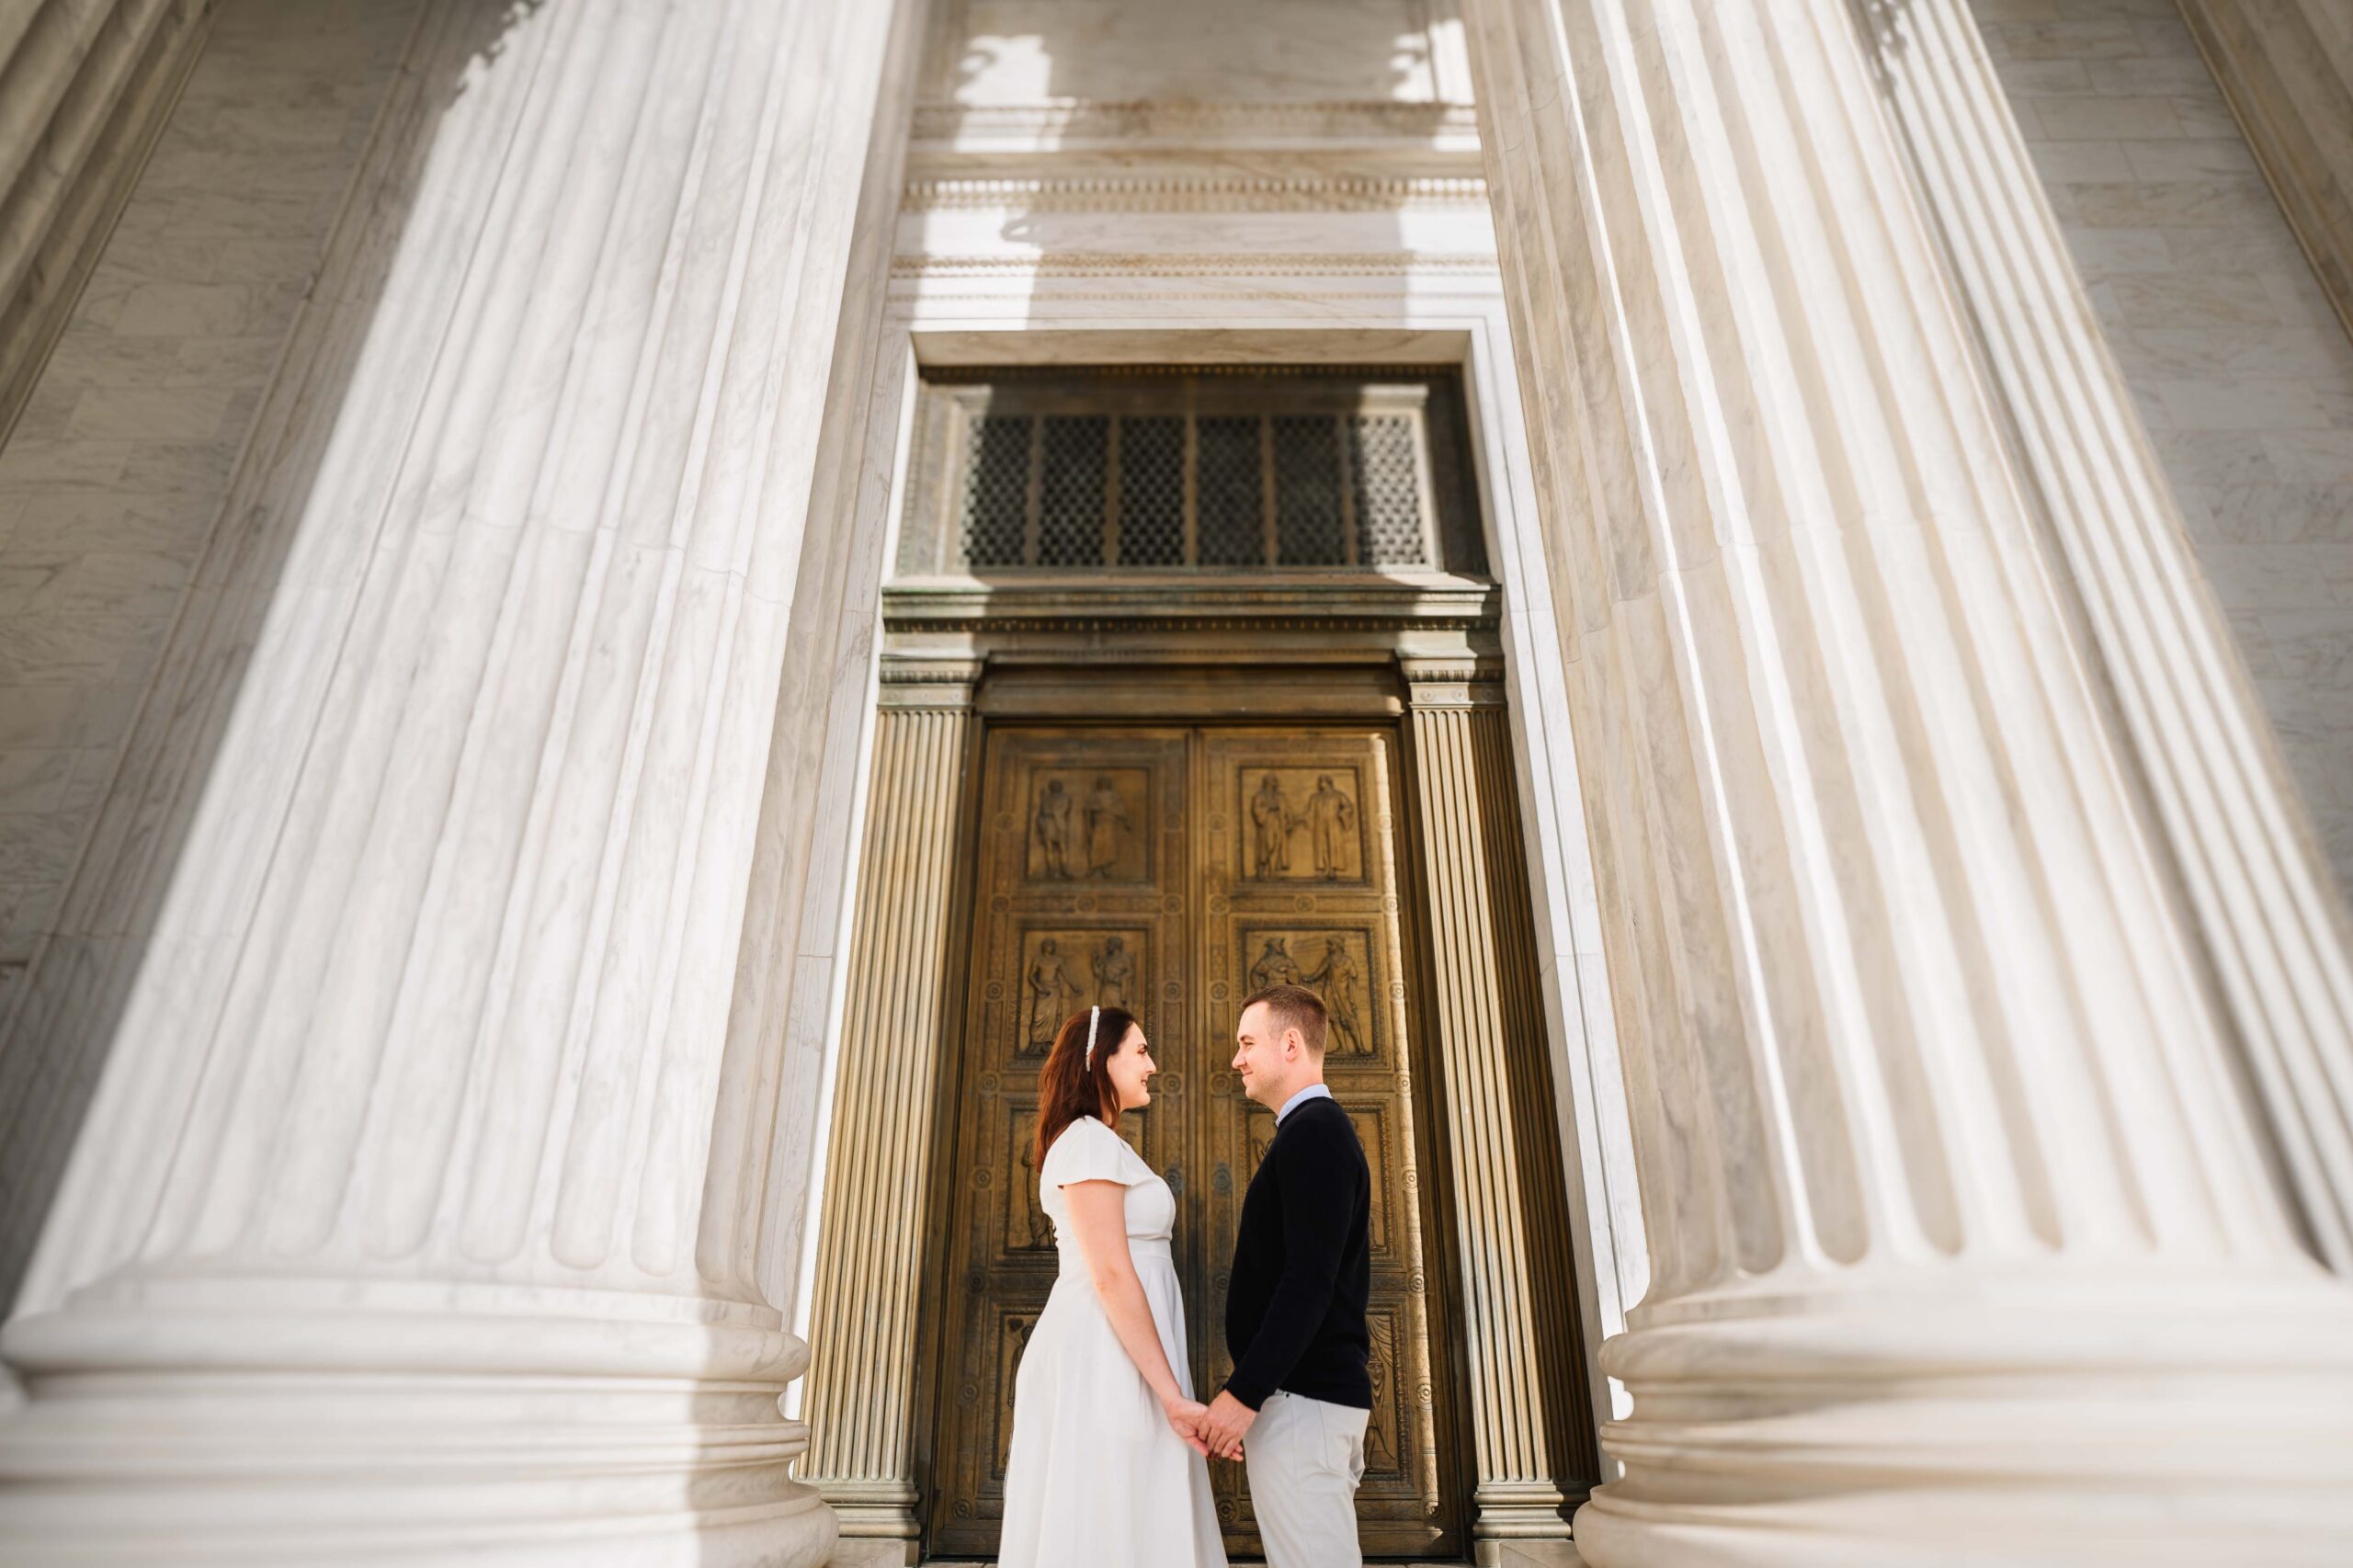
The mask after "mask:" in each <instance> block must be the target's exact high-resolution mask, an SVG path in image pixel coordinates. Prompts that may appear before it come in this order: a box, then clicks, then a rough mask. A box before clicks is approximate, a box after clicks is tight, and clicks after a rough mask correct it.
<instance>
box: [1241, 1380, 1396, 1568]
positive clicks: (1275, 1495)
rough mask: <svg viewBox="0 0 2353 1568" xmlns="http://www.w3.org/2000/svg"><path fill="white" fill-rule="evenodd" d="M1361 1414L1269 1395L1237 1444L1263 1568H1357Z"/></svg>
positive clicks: (1315, 1401) (1294, 1397)
mask: <svg viewBox="0 0 2353 1568" xmlns="http://www.w3.org/2000/svg"><path fill="white" fill-rule="evenodd" d="M1368 1415H1369V1413H1368V1412H1366V1411H1362V1410H1351V1409H1349V1408H1348V1407H1347V1405H1345V1404H1326V1403H1324V1401H1322V1400H1320V1399H1305V1398H1302V1397H1301V1396H1300V1395H1298V1394H1295V1393H1282V1392H1276V1393H1271V1394H1268V1395H1267V1403H1265V1404H1264V1405H1262V1406H1260V1407H1259V1410H1258V1419H1257V1420H1256V1421H1253V1422H1252V1423H1251V1424H1250V1435H1249V1436H1248V1437H1245V1438H1244V1439H1243V1441H1242V1462H1243V1465H1244V1467H1245V1469H1246V1470H1247V1471H1248V1472H1249V1475H1250V1508H1251V1511H1252V1512H1253V1513H1255V1514H1256V1515H1257V1516H1258V1538H1259V1540H1263V1541H1264V1542H1266V1546H1267V1568H1363V1563H1364V1552H1363V1551H1362V1550H1361V1549H1360V1548H1359V1547H1358V1545H1357V1483H1358V1482H1359V1481H1361V1480H1363V1479H1364V1426H1365V1421H1366V1419H1367V1417H1368Z"/></svg>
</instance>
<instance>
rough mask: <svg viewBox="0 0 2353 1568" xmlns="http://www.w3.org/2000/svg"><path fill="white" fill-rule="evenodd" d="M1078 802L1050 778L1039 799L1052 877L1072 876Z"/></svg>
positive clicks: (1037, 827)
mask: <svg viewBox="0 0 2353 1568" xmlns="http://www.w3.org/2000/svg"><path fill="white" fill-rule="evenodd" d="M1076 803H1077V802H1076V801H1074V800H1072V798H1071V795H1070V791H1068V790H1064V789H1063V781H1062V780H1061V779H1059V778H1049V779H1047V780H1046V788H1045V790H1044V791H1043V792H1042V793H1041V794H1040V795H1039V797H1038V815H1037V818H1036V821H1035V823H1034V824H1033V831H1034V833H1035V835H1036V836H1037V840H1038V858H1040V860H1041V861H1043V862H1044V863H1045V872H1046V875H1048V876H1050V877H1067V876H1069V875H1070V816H1071V808H1072V807H1073V806H1074V805H1075V804H1076ZM1048 1038H1049V1039H1051V1038H1052V1037H1051V1035H1049V1037H1048Z"/></svg>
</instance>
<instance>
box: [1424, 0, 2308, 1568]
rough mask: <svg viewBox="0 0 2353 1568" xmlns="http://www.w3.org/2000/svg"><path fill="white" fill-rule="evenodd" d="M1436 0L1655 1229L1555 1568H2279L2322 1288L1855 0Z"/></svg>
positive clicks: (2302, 1546) (2288, 1557)
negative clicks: (1475, 90) (1646, 1286)
mask: <svg viewBox="0 0 2353 1568" xmlns="http://www.w3.org/2000/svg"><path fill="white" fill-rule="evenodd" d="M1467 10H1468V20H1469V23H1470V28H1471V32H1472V39H1473V41H1474V53H1475V58H1476V60H1477V62H1478V65H1479V69H1480V72H1481V74H1482V84H1481V91H1480V100H1481V104H1482V111H1483V115H1484V116H1485V117H1486V118H1485V125H1486V131H1487V134H1486V137H1485V142H1486V146H1487V149H1488V162H1489V169H1490V175H1491V186H1492V187H1493V188H1494V191H1495V206H1496V216H1497V221H1498V231H1499V236H1500V240H1501V246H1502V258H1503V263H1504V270H1505V275H1506V284H1507V287H1508V289H1509V290H1510V294H1511V301H1510V302H1511V306H1512V310H1513V317H1514V320H1513V325H1514V338H1515V342H1516V344H1517V346H1518V353H1519V356H1520V369H1521V377H1522V381H1523V385H1524V388H1525V393H1526V396H1525V402H1526V406H1527V407H1528V409H1529V417H1530V430H1529V437H1530V443H1531V451H1532V454H1533V456H1534V457H1535V459H1536V463H1537V467H1538V471H1539V483H1540V495H1541V497H1542V499H1543V502H1544V505H1545V506H1546V508H1547V511H1548V513H1549V517H1548V538H1549V542H1550V546H1551V550H1552V570H1553V572H1554V574H1555V593H1556V594H1557V595H1558V596H1559V602H1561V603H1562V604H1563V606H1564V607H1565V613H1564V614H1563V618H1562V624H1563V638H1564V642H1565V646H1564V648H1563V653H1564V654H1565V656H1566V657H1567V658H1568V660H1569V661H1570V664H1571V678H1570V682H1569V688H1570V693H1571V701H1572V708H1573V719H1574V722H1575V723H1576V724H1577V726H1578V729H1579V738H1580V754H1581V755H1586V753H1587V752H1588V750H1590V753H1591V755H1592V756H1594V759H1595V760H1594V766H1593V767H1592V768H1591V769H1590V771H1589V773H1588V776H1587V783H1586V805H1587V812H1588V817H1589V819H1590V822H1591V824H1592V829H1593V837H1594V841H1595V845H1596V853H1597V872H1598V876H1599V881H1600V885H1601V891H1602V899H1603V906H1604V910H1605V918H1606V919H1607V920H1608V958H1609V965H1610V973H1611V983H1612V996H1613V1004H1614V1006H1615V1007H1616V1008H1617V1010H1618V1011H1617V1017H1618V1020H1619V1027H1620V1044H1621V1051H1622V1060H1623V1062H1624V1064H1625V1071H1626V1074H1627V1089H1628V1099H1629V1106H1630V1112H1631V1117H1632V1119H1633V1122H1634V1132H1635V1141H1636V1150H1637V1160H1638V1165H1639V1166H1640V1171H1641V1176H1642V1181H1643V1210H1644V1222H1645V1229H1646V1231H1647V1233H1648V1238H1649V1244H1650V1246H1651V1250H1652V1265H1653V1270H1652V1283H1651V1288H1650V1292H1649V1294H1648V1296H1647V1297H1646V1298H1645V1300H1644V1301H1643V1303H1642V1305H1641V1306H1640V1307H1639V1308H1637V1309H1635V1310H1634V1311H1633V1312H1631V1314H1630V1325H1631V1326H1630V1330H1629V1332H1627V1333H1626V1334H1624V1335H1620V1336H1619V1337H1618V1338H1617V1339H1615V1340H1613V1341H1612V1342H1611V1343H1610V1344H1609V1345H1608V1346H1607V1347H1606V1348H1605V1351H1604V1357H1603V1359H1604V1365H1605V1366H1606V1367H1607V1368H1608V1369H1609V1370H1610V1371H1611V1372H1612V1373H1613V1374H1614V1375H1616V1376H1618V1377H1619V1378H1620V1379H1622V1380H1623V1381H1625V1383H1626V1385H1627V1387H1628V1389H1629V1391H1630V1392H1631V1395H1632V1399H1633V1409H1632V1415H1631V1417H1630V1418H1629V1419H1627V1420H1624V1421H1620V1422H1615V1423H1611V1424H1610V1425H1609V1426H1608V1427H1607V1428H1605V1432H1604V1437H1603V1447H1604V1449H1605V1451H1607V1452H1608V1453H1610V1454H1612V1455H1613V1456H1615V1457H1616V1458H1617V1459H1618V1460H1620V1461H1621V1463H1622V1464H1623V1465H1624V1467H1625V1472H1624V1476H1623V1478H1622V1479H1621V1480H1619V1481H1617V1482H1613V1483H1610V1484H1608V1485H1606V1486H1604V1487H1603V1488H1601V1489H1600V1491H1598V1492H1597V1494H1596V1495H1595V1498H1594V1500H1593V1501H1592V1502H1591V1503H1590V1504H1588V1505H1587V1506H1586V1508H1585V1509H1583V1510H1581V1511H1580V1512H1579V1514H1578V1516H1577V1520H1576V1533H1577V1539H1578V1543H1579V1546H1580V1548H1581V1550H1582V1551H1584V1553H1585V1556H1586V1560H1587V1561H1588V1562H1596V1563H1597V1564H1601V1565H1603V1568H1608V1565H1612V1564H1618V1563H1631V1562H1654V1561H1661V1560H1664V1559H1665V1558H1666V1557H1669V1556H1672V1557H1673V1558H1674V1560H1676V1561H1678V1562H1724V1563H1733V1562H1739V1563H1752V1562H1753V1563H1766V1562H1772V1563H1782V1562H1787V1563H1792V1564H1794V1563H1797V1562H1808V1563H1822V1562H1872V1563H1892V1562H1929V1561H1938V1562H1942V1561H1964V1560H1965V1561H1984V1560H1995V1559H1998V1560H2000V1561H2004V1562H2054V1563H2056V1562H2068V1563H2080V1562H2091V1561H2118V1562H2123V1561H2131V1562H2148V1561H2166V1560H2185V1561H2188V1560H2197V1559H2198V1558H2200V1557H2201V1556H2212V1555H2214V1554H2216V1553H2218V1552H2221V1553H2227V1552H2233V1551H2235V1552H2239V1553H2241V1554H2245V1552H2247V1551H2251V1550H2255V1549H2253V1548H2251V1547H2249V1545H2248V1544H2247V1543H2248V1541H2249V1540H2260V1541H2261V1542H2262V1548H2261V1553H2260V1554H2267V1555H2268V1556H2270V1557H2271V1558H2273V1559H2275V1560H2280V1561H2307V1560H2310V1561H2319V1560H2322V1555H2323V1554H2324V1553H2325V1551H2335V1550H2336V1549H2337V1548H2338V1547H2339V1546H2340V1545H2341V1537H2340V1535H2339V1534H2338V1533H2337V1532H2342V1531H2343V1530H2345V1529H2347V1528H2353V1511H2348V1507H2347V1504H2346V1502H2345V1500H2344V1499H2345V1497H2346V1496H2347V1492H2346V1489H2345V1487H2344V1485H2343V1480H2344V1477H2345V1476H2346V1474H2347V1473H2348V1472H2353V1417H2348V1415H2347V1411H2348V1410H2353V1397H2348V1396H2353V1352H2348V1349H2347V1329H2348V1326H2353V1299H2348V1298H2347V1296H2346V1295H2345V1294H2344V1293H2343V1292H2342V1291H2341V1290H2337V1289H2336V1288H2335V1287H2333V1286H2332V1285H2330V1284H2329V1283H2328V1282H2327V1281H2326V1280H2325V1277H2324V1276H2322V1275H2321V1274H2320V1273H2319V1271H2318V1270H2317V1269H2316V1268H2315V1267H2313V1264H2312V1262H2311V1260H2310V1259H2309V1257H2308V1256H2306V1255H2305V1254H2304V1253H2303V1252H2302V1248H2301V1247H2300V1245H2299V1244H2298V1238H2297V1236H2296V1234H2295V1232H2294V1228H2293V1226H2292V1225H2291V1223H2290V1219H2289V1215H2288V1213H2287V1211H2286V1210H2285V1208H2284V1206H2283V1204H2282V1202H2281V1200H2280V1196H2279V1191H2278V1189H2277V1187H2276V1186H2275V1185H2274V1183H2273V1181H2272V1179H2271V1177H2270V1173H2269V1171H2268V1168H2267V1166H2266V1164H2265V1160H2264V1158H2263V1156H2262V1153H2261V1149H2260V1145H2259V1142H2258V1140H2257V1138H2256V1132H2255V1128H2254V1123H2253V1120H2252V1118H2251V1116H2250V1113H2249V1108H2248V1105H2247V1103H2246V1101H2245V1096H2244V1095H2243V1092H2242V1086H2241V1084H2240V1082H2239V1080H2238V1077H2237V1075H2236V1074H2235V1073H2234V1059H2233V1054H2232V1049H2231V1046H2230V1042H2229V1039H2228V1029H2227V1025H2226V1022H2225V1020H2224V1018H2223V1017H2222V1016H2221V1015H2220V1012H2219V1010H2218V1009H2217V1007H2216V1006H2214V1005H2213V1003H2212V1001H2211V997H2210V995H2209V994H2208V992H2207V991H2206V989H2205V988H2204V987H2203V986H2201V984H2200V970H2201V965H2202V964H2203V963H2204V962H2205V961H2206V956H2205V953H2204V951H2203V940H2204V938H2203V936H2202V934H2201V932H2200V930H2199V928H2198V926H2197V925H2196V924H2195V922H2194V921H2192V920H2190V919H2188V918H2187V917H2185V915H2184V913H2183V911H2184V906H2185V900H2184V899H2183V897H2182V896H2181V891H2180V887H2179V884H2178V882H2177V876H2178V872H2177V869H2176V861H2175V856H2174V853H2173V846H2172V844H2171V843H2170V841H2169V840H2168V838H2167V836H2166V835H2165V831H2164V829H2163V827H2162V825H2161V822H2160V820H2159V819H2157V818H2155V817H2154V816H2153V814H2152V813H2151V812H2149V811H2148V810H2147V809H2146V808H2145V806H2144V802H2143V797H2142V796H2141V794H2140V793H2139V792H2138V791H2137V790H2135V789H2134V788H2133V785H2132V780H2133V778H2134V777H2135V775H2136V772H2137V769H2136V767H2135V758H2134V757H2133V756H2132V753H2131V745H2130V742H2129V739H2128V737H2127V736H2126V735H2125V734H2124V733H2122V732H2121V730H2120V727H2119V726H2118V725H2117V724H2116V723H2115V722H2114V720H2113V719H2112V718H2111V716H2110V713H2109V709H2108V708H2107V706H2106V705H2105V703H2104V700H2103V696H2102V693H2101V692H2100V690H2099V689H2098V688H2097V686H2096V685H2095V684H2094V682H2093V680H2092V679H2091V678H2089V671H2088V666H2089V665H2090V664H2091V662H2092V658H2093V653H2094V651H2093V650H2092V649H2091V648H2088V647H2086V645H2085V643H2084V642H2083V640H2082V639H2083V633H2082V632H2081V631H2080V630H2079V628H2080V625H2081V620H2080V616H2079V611H2078V608H2077V606H2076V604H2075V600H2074V599H2073V598H2072V597H2071V591H2070V589H2069V587H2068V585H2066V582H2065V574H2064V572H2063V562H2060V561H2058V560H2055V559H2053V555H2052V544H2051V542H2050V539H2049V536H2048V535H2047V534H2046V533H2045V532H2044V531H2042V530H2041V529H2040V528H2038V527H2037V519H2036V517H2035V515H2034V512H2033V509H2032V507H2031V506H2029V502H2028V501H2027V499H2026V494H2027V483H2026V481H2025V477H2024V476H2023V475H2022V474H2021V473H2020V472H2019V471H2018V468H2017V466H2016V462H2017V460H2016V456H2015V454H2014V452H2013V451H2012V449H2010V448H2009V447H2008V446H2007V445H2006V441H2005V433H2004V430H2003V425H2002V415H2001V411H2000V410H1999V408H1998V407H1997V405H1996V404H1995V403H1994V402H1993V401H1992V399H1991V398H1990V396H1989V395H1988V392H1987V388H1986V385H1985V383H1984V381H1983V379H1982V378H1981V376H1980V375H1979V372H1978V362H1977V360H1976V357H1975V353H1976V345H1975V344H1974V343H1973V341H1972V337H1971V335H1969V333H1968V331H1967V330H1966V328H1965V325H1964V317H1963V313H1962V309H1961V298H1960V292H1959V290H1958V288H1957V285H1956V283H1955V281H1954V278H1953V276H1952V273H1951V270H1950V267H1949V263H1948V260H1947V258H1946V256H1944V255H1943V253H1942V252H1941V251H1940V249H1939V247H1938V245H1937V244H1936V243H1935V242H1934V239H1933V237H1932V234H1931V232H1930V230H1929V229H1928V228H1927V225H1926V224H1925V223H1924V222H1923V217H1922V212H1921V208H1920V205H1919V198H1918V195H1917V191H1916V189H1915V183H1914V175H1913V171H1912V168H1911V166H1910V165H1909V164H1908V162H1907V160H1906V157H1905V153H1904V148H1903V146H1902V145H1901V144H1900V142H1899V141H1898V139H1897V137H1896V136H1895V134H1894V132H1893V128H1892V126H1891V123H1890V120H1889V119H1888V113H1887V109H1886V107H1885V105H1884V104H1883V102H1882V100H1881V94H1880V91H1879V88H1878V85H1877V84H1876V83H1875V80H1874V75H1873V70H1872V62H1871V59H1870V51H1869V49H1868V48H1867V46H1866V43H1865V41H1864V40H1863V39H1862V38H1861V37H1860V36H1859V33H1858V30H1857V17H1856V15H1855V14H1854V12H1853V11H1851V10H1850V9H1849V7H1848V6H1847V4H1846V0H1712V3H1702V0H1482V3H1481V4H1478V5H1474V6H1470V7H1467ZM1996 303H1997V301H1993V300H1988V301H1986V304H1987V307H1988V308H1989V309H1991V308H1994V307H1995V304H1996ZM2001 303H2004V304H2005V306H2006V302H2001ZM2004 319H2006V318H2004ZM2254 1320H2260V1321H2261V1322H2262V1323H2263V1324H2264V1328H2263V1329H2262V1330H2261V1331H2260V1332H2255V1331H2250V1330H2249V1329H2248V1327H2247V1324H2249V1322H2250V1321H2254ZM2322 1390H2325V1391H2327V1392H2326V1394H2325V1398H2324V1397H2323V1396H2322V1394H2321V1393H2320V1392H2318V1391H2322ZM2186 1432H2197V1433H2198V1434H2200V1439H2199V1442H2198V1444H2197V1449H2198V1454H2197V1459H2196V1460H2195V1462H2193V1461H2192V1460H2190V1457H2189V1455H2188V1451H2187V1449H2186V1448H2185V1446H2184V1444H2183V1442H2182V1441H2181V1437H2180V1435H2181V1434H2183V1433H2186ZM2218 1449H2219V1450H2221V1451H2222V1453H2223V1454H2224V1455H2225V1456H2226V1457H2225V1458H2224V1459H2223V1460H2221V1461H2220V1462H2219V1463H2210V1462H2209V1461H2211V1460H2213V1459H2214V1456H2215V1454H2216V1452H2217V1450H2218ZM2258 1499H2259V1501H2258ZM2251 1521H2252V1522H2251ZM2251 1528H2252V1529H2254V1530H2255V1531H2256V1534H2255V1535H2254V1536H2253V1537H2250V1536H2249V1534H2248V1533H2247V1532H2248V1531H2249V1530H2250V1529H2251Z"/></svg>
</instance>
